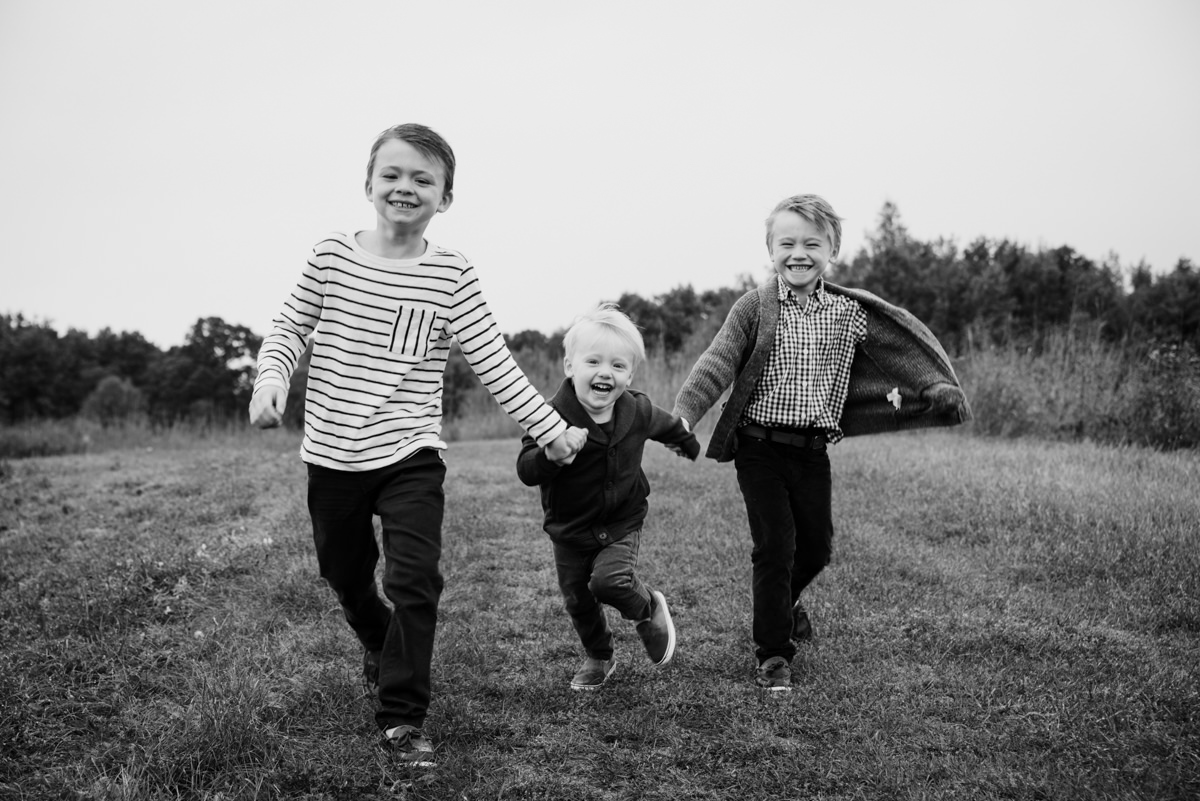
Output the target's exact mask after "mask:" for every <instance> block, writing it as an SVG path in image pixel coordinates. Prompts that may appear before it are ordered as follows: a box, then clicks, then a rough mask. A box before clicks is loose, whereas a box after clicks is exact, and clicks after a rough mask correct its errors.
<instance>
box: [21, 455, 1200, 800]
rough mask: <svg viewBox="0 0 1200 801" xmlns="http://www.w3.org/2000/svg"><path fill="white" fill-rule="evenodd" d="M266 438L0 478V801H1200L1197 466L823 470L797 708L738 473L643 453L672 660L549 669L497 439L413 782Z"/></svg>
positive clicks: (456, 515)
mask: <svg viewBox="0 0 1200 801" xmlns="http://www.w3.org/2000/svg"><path fill="white" fill-rule="evenodd" d="M296 447H297V440H296V438H295V437H294V436H292V435H288V434H285V433H282V432H266V433H260V432H253V433H249V432H248V433H245V434H243V435H241V436H240V437H231V438H228V439H226V440H209V441H204V442H196V443H192V444H191V445H190V446H189V444H188V443H186V442H173V443H165V444H163V445H159V446H156V447H146V446H145V444H144V443H142V444H141V445H140V446H139V447H138V448H136V449H128V450H112V451H105V452H100V453H93V454H89V455H81V456H61V457H46V458H37V459H27V460H19V461H9V462H0V559H2V562H0V564H2V567H0V744H2V749H0V798H4V799H66V798H89V799H92V798H94V799H175V798H186V799H211V800H212V801H216V799H222V801H228V800H229V799H251V798H258V799H275V798H289V799H313V800H314V801H315V799H383V798H405V799H418V798H428V799H572V801H586V800H587V799H684V798H686V799H801V798H814V799H923V798H947V799H962V798H981V799H982V798H1005V799H1071V798H1078V799H1137V798H1142V799H1172V798H1177V799H1184V798H1193V799H1194V798H1196V797H1198V796H1200V667H1198V666H1200V498H1198V493H1197V491H1196V488H1197V487H1198V486H1200V456H1198V455H1197V454H1196V453H1195V452H1177V453H1173V454H1162V453H1156V452H1153V451H1148V450H1138V449H1114V448H1100V447H1096V446H1092V445H1088V444H1041V443H1036V442H1031V441H993V440H986V439H980V438H975V437H968V436H962V435H959V434H955V433H946V432H929V433H921V434H912V435H895V436H878V437H870V438H864V439H857V440H849V441H846V442H844V443H843V444H841V445H839V446H837V447H836V448H835V449H834V450H833V460H834V482H835V484H834V504H835V509H834V512H835V520H836V524H837V526H838V529H837V535H836V539H835V542H836V548H837V552H836V554H835V562H834V564H833V565H832V566H831V568H830V569H829V570H827V571H826V572H825V574H823V575H822V576H821V578H819V579H818V581H817V583H816V584H815V585H814V587H813V589H812V591H811V597H810V598H809V603H808V606H809V609H810V610H811V612H812V614H813V621H814V627H815V629H816V633H817V637H816V640H815V642H814V643H812V644H811V645H809V646H807V647H805V648H804V649H802V651H801V653H800V654H799V655H798V656H797V659H796V660H795V662H794V664H793V668H794V671H795V673H796V690H795V692H793V693H791V694H790V695H789V696H788V697H786V698H778V697H766V696H765V695H764V694H762V693H761V692H759V691H758V690H756V689H755V688H754V687H753V685H752V681H751V677H752V668H753V658H752V650H751V642H750V639H749V623H750V621H749V556H748V550H749V546H748V534H747V531H746V524H745V521H744V511H743V508H742V502H741V498H740V496H739V495H738V493H737V490H736V484H735V480H734V473H733V469H732V467H731V466H729V465H717V464H715V463H713V462H703V463H699V464H694V465H693V464H689V463H686V462H684V461H682V460H678V459H676V458H675V457H673V456H672V455H671V454H670V453H668V452H667V451H666V450H665V449H662V448H659V447H657V446H652V447H651V448H650V449H649V450H648V458H647V464H646V469H647V473H648V474H649V476H650V479H651V483H652V486H653V487H654V493H653V495H652V496H651V504H652V511H651V517H650V519H649V521H648V526H647V535H646V537H645V539H644V546H643V556H642V563H641V564H642V574H643V576H644V577H645V578H646V579H647V580H648V581H650V582H651V583H652V584H653V585H655V586H656V587H659V588H661V589H663V590H664V591H665V592H666V595H667V597H668V599H670V601H671V603H672V608H673V610H674V614H675V618H676V623H677V626H678V629H679V635H680V642H679V650H678V652H677V655H676V658H675V661H674V662H673V663H672V664H671V665H670V666H669V667H668V668H667V669H666V670H662V671H660V670H657V669H655V668H653V667H651V666H650V665H649V663H648V662H647V661H646V660H645V658H644V656H643V655H642V653H641V651H640V646H639V644H638V641H637V639H636V636H635V635H634V632H633V630H632V627H631V626H630V625H629V624H626V623H624V622H623V621H619V620H618V619H616V618H615V616H612V617H613V622H614V627H615V629H616V632H617V645H618V656H619V658H620V660H621V663H620V665H619V667H618V670H617V672H616V674H615V675H614V676H613V679H612V680H611V682H610V684H609V685H608V686H607V687H606V688H605V689H604V690H603V691H602V692H600V693H597V694H592V695H588V694H578V693H572V692H571V691H570V690H569V689H568V688H567V682H568V680H569V678H570V676H571V674H572V672H573V671H574V669H575V668H576V666H577V663H578V662H579V659H580V649H579V647H578V644H577V643H576V641H575V640H574V635H573V633H572V630H571V627H570V624H569V622H568V620H567V618H566V617H565V614H564V613H563V612H562V611H561V603H560V600H559V597H558V593H557V588H556V586H555V582H554V577H553V571H552V568H551V561H550V548H549V544H548V542H547V540H546V539H545V536H544V534H542V532H541V530H540V527H539V525H538V520H539V510H538V504H537V500H536V494H535V491H534V490H531V489H528V488H525V487H522V486H521V485H520V484H519V483H518V482H517V480H516V477H515V472H514V469H513V465H514V462H515V458H516V452H517V443H516V442H515V441H512V440H500V441H487V442H459V443H455V444H454V445H452V447H451V450H450V451H449V454H448V459H449V461H450V476H449V479H448V485H447V493H448V511H447V518H446V525H445V545H446V550H445V558H444V563H443V569H444V572H445V574H446V579H447V586H446V592H445V595H444V596H443V603H442V613H441V618H440V630H439V635H438V646H437V654H436V658H435V664H434V679H435V684H434V701H433V706H432V709H431V714H430V719H429V722H428V725H427V733H428V734H429V735H430V736H432V738H433V739H434V740H435V741H436V742H437V744H438V746H439V752H440V753H439V767H438V768H437V769H435V770H432V771H424V772H412V771H410V770H409V769H406V768H403V767H402V766H400V765H398V764H396V763H395V762H394V760H393V759H392V758H391V757H390V756H389V755H388V754H386V753H385V752H383V751H382V750H380V749H379V748H378V747H377V738H378V733H377V731H376V729H375V727H374V723H373V719H372V700H371V699H370V698H369V697H367V696H365V695H364V693H363V691H362V687H361V684H360V681H359V676H358V666H359V660H360V652H359V649H358V646H357V643H356V642H355V640H354V639H353V637H352V635H351V633H350V631H349V628H348V627H347V626H346V625H345V623H344V622H343V620H342V618H341V615H340V612H339V611H338V609H337V608H336V603H335V601H334V598H333V596H332V593H331V592H330V591H329V590H328V589H327V588H326V587H325V586H324V585H323V584H322V583H321V581H320V580H319V579H318V578H317V576H316V567H315V562H314V558H313V556H312V552H311V543H310V533H309V532H310V529H309V524H308V516H307V512H306V510H305V506H304V479H303V470H302V466H301V464H300V462H299V460H298V458H297V456H296V453H295V452H296Z"/></svg>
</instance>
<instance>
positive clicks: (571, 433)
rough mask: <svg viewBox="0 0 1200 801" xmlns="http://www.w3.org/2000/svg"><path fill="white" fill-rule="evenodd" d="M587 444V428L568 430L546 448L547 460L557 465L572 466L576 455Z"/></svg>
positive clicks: (576, 427)
mask: <svg viewBox="0 0 1200 801" xmlns="http://www.w3.org/2000/svg"><path fill="white" fill-rule="evenodd" d="M585 442H587V429H586V428H579V427H578V426H575V427H572V428H568V429H567V430H566V431H564V432H563V433H561V434H559V435H558V438H557V439H555V440H554V441H553V442H551V443H550V444H549V445H547V446H546V458H547V459H549V460H550V461H552V462H554V463H555V464H570V463H571V462H573V461H575V454H577V453H579V451H581V450H582V449H583V445H584V443H585Z"/></svg>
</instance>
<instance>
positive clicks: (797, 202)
mask: <svg viewBox="0 0 1200 801" xmlns="http://www.w3.org/2000/svg"><path fill="white" fill-rule="evenodd" d="M781 211H792V212H795V213H796V214H799V215H800V216H801V217H803V218H804V219H806V220H808V221H809V222H810V223H812V224H813V225H815V226H817V228H818V229H819V230H820V231H821V233H823V234H825V235H826V236H827V237H829V244H830V245H832V246H833V255H834V256H836V255H838V251H840V250H841V248H842V218H841V217H839V216H837V214H835V213H834V211H833V206H831V205H829V201H827V200H826V199H825V198H823V197H821V196H820V195H792V196H791V197H789V198H784V199H783V200H781V201H779V203H777V204H776V205H775V208H773V209H771V213H770V214H769V215H768V216H767V250H768V251H769V250H770V249H771V223H773V222H775V215H776V214H778V213H779V212H781Z"/></svg>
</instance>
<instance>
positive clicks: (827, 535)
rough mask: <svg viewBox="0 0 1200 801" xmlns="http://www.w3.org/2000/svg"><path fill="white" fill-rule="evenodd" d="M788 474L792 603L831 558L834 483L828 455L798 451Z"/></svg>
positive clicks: (818, 452)
mask: <svg viewBox="0 0 1200 801" xmlns="http://www.w3.org/2000/svg"><path fill="white" fill-rule="evenodd" d="M789 473H790V477H789V482H788V483H789V486H790V488H791V489H790V492H791V503H792V520H793V521H794V523H795V525H796V557H795V561H794V563H793V566H792V593H791V601H792V603H793V604H794V603H795V602H796V600H797V599H799V597H800V593H801V592H803V591H804V588H805V587H807V586H808V585H809V584H811V583H812V581H813V579H815V578H816V577H817V575H818V574H819V573H820V572H821V571H822V570H824V569H825V566H826V565H828V564H829V560H830V558H831V557H832V555H833V497H832V494H833V493H832V488H833V480H832V475H831V471H830V466H829V454H828V453H826V452H825V451H812V450H798V452H797V454H796V456H795V457H794V458H793V459H792V460H791V461H790V462H789Z"/></svg>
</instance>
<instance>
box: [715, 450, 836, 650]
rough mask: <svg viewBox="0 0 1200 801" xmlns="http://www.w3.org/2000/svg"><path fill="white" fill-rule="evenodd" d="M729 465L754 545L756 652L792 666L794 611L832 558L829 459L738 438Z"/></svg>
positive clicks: (820, 454)
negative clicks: (733, 468) (797, 602)
mask: <svg viewBox="0 0 1200 801" xmlns="http://www.w3.org/2000/svg"><path fill="white" fill-rule="evenodd" d="M733 458H734V465H735V466H736V467H737V476H738V486H740V487H741V489H742V498H743V499H744V500H745V501H746V515H747V517H748V518H749V521H750V537H751V539H752V540H753V541H754V548H753V550H752V551H751V552H750V561H751V565H752V566H753V579H752V592H753V597H754V626H753V635H754V653H755V655H756V656H757V657H758V661H759V663H760V664H761V663H762V662H763V661H765V660H767V659H769V658H771V657H773V656H782V657H783V658H784V659H787V660H789V661H790V660H791V658H792V657H793V656H795V655H796V646H795V645H794V644H793V643H792V640H791V633H792V605H793V604H795V603H796V600H797V599H798V598H799V597H800V592H801V591H802V590H803V589H804V588H805V587H807V586H808V585H809V584H810V583H811V582H812V580H813V579H814V578H816V577H817V574H818V573H820V572H821V570H823V569H824V567H825V565H827V564H829V558H830V555H831V554H832V552H833V520H832V509H831V505H832V480H831V477H830V471H829V454H828V453H826V452H825V450H824V449H821V450H812V449H810V448H797V447H795V446H793V445H785V444H783V443H779V442H766V441H764V440H761V439H755V438H753V437H750V436H747V435H746V434H742V433H739V434H738V448H737V452H736V453H735V454H734V457H733Z"/></svg>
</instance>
